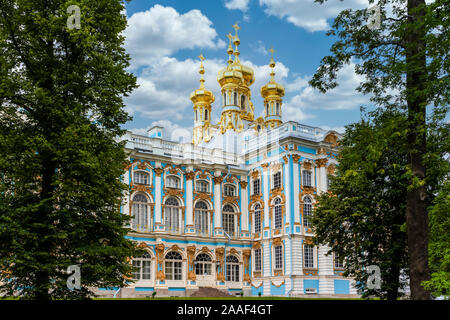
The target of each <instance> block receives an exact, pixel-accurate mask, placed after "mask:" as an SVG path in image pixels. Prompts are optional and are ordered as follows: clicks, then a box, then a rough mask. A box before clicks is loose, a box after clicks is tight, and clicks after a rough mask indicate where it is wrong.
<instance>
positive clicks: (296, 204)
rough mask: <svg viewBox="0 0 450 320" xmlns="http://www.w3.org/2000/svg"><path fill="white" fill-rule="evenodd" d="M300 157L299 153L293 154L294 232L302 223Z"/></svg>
mask: <svg viewBox="0 0 450 320" xmlns="http://www.w3.org/2000/svg"><path fill="white" fill-rule="evenodd" d="M299 159H300V156H299V155H293V156H292V160H293V162H294V163H293V169H292V174H293V176H294V186H293V187H294V200H293V203H294V233H295V232H296V231H295V226H299V225H300V202H299V194H300V181H299V174H298V173H299V164H298V160H299Z"/></svg>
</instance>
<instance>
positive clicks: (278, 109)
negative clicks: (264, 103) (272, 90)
mask: <svg viewBox="0 0 450 320" xmlns="http://www.w3.org/2000/svg"><path fill="white" fill-rule="evenodd" d="M279 115H280V103H279V102H277V116H279Z"/></svg>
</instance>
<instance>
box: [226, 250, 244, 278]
mask: <svg viewBox="0 0 450 320" xmlns="http://www.w3.org/2000/svg"><path fill="white" fill-rule="evenodd" d="M228 257H233V258H234V259H235V260H237V262H229V261H227V260H228ZM234 259H233V260H234ZM225 269H226V270H225V281H228V282H240V278H241V270H240V263H239V259H238V258H237V257H235V256H233V255H228V256H227V257H226V258H225Z"/></svg>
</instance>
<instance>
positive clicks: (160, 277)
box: [155, 243, 166, 281]
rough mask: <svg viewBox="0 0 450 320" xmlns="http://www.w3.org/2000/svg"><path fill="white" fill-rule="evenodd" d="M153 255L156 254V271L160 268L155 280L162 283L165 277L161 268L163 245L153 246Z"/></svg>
mask: <svg viewBox="0 0 450 320" xmlns="http://www.w3.org/2000/svg"><path fill="white" fill-rule="evenodd" d="M155 253H156V263H157V267H156V268H157V269H158V267H159V268H160V270H159V271H158V272H157V273H156V279H157V280H161V281H164V279H165V278H166V276H165V274H164V268H163V266H162V264H163V261H164V244H163V243H158V244H157V245H155Z"/></svg>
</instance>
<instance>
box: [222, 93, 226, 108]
mask: <svg viewBox="0 0 450 320" xmlns="http://www.w3.org/2000/svg"><path fill="white" fill-rule="evenodd" d="M223 105H224V106H226V105H227V93H226V92H224V93H223Z"/></svg>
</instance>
